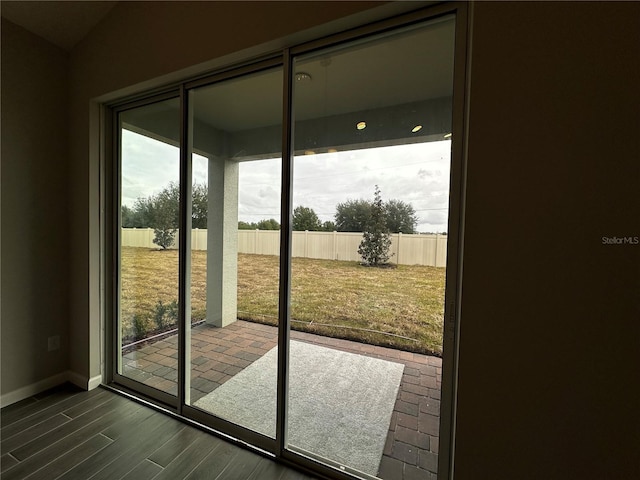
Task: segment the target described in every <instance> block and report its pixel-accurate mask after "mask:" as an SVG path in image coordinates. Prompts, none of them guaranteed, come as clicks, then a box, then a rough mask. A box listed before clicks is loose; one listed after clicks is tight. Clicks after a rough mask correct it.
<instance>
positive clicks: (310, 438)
mask: <svg viewBox="0 0 640 480" xmlns="http://www.w3.org/2000/svg"><path fill="white" fill-rule="evenodd" d="M277 354H278V352H277V347H275V348H273V349H271V350H270V351H269V352H267V353H266V354H265V355H264V356H263V357H261V358H259V359H258V360H256V361H255V362H254V363H252V364H251V365H249V366H248V367H247V368H245V369H244V370H243V371H241V372H240V373H238V374H237V375H236V376H234V377H233V378H232V379H230V380H229V381H227V382H226V383H224V384H223V385H221V386H220V387H218V388H217V389H216V390H214V391H213V392H212V393H210V394H208V395H206V396H204V397H202V398H201V399H200V400H198V401H197V402H195V404H194V405H195V406H196V407H198V408H201V409H203V410H206V411H208V412H211V413H213V414H215V415H217V416H219V417H221V418H224V419H225V420H229V421H231V422H234V423H237V424H238V425H242V426H243V427H247V428H250V429H251V430H254V431H256V432H259V433H262V434H264V435H268V436H270V437H275V430H276V420H275V419H276V378H277ZM403 370H404V365H403V364H401V363H394V362H389V361H386V360H380V359H377V358H371V357H366V356H364V355H356V354H353V353H347V352H342V351H339V350H334V349H331V348H326V347H320V346H317V345H312V344H308V343H303V342H297V341H291V346H290V375H289V426H288V438H289V443H290V445H291V446H292V447H295V448H296V449H301V450H303V451H305V452H309V453H310V454H311V455H312V456H320V457H322V458H325V459H328V460H330V461H331V462H335V463H336V464H338V465H343V466H346V467H349V468H353V469H356V470H358V471H360V472H364V473H367V474H369V475H376V474H377V473H378V466H379V464H380V459H381V457H382V451H383V449H384V444H385V440H386V437H387V431H388V429H389V422H390V421H391V413H392V411H393V406H394V404H395V401H396V396H397V394H398V388H399V386H400V380H401V378H402V372H403Z"/></svg>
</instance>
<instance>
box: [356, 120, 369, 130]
mask: <svg viewBox="0 0 640 480" xmlns="http://www.w3.org/2000/svg"><path fill="white" fill-rule="evenodd" d="M356 128H357V129H358V130H364V129H365V128H367V122H358V123H356Z"/></svg>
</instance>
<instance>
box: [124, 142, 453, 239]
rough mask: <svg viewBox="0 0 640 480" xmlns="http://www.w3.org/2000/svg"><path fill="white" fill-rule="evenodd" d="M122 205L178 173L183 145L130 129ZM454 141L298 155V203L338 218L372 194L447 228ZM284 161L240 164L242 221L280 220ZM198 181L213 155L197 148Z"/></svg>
mask: <svg viewBox="0 0 640 480" xmlns="http://www.w3.org/2000/svg"><path fill="white" fill-rule="evenodd" d="M122 138H123V151H122V203H123V205H127V206H130V207H131V206H133V204H134V203H135V200H136V199H137V198H139V197H148V196H150V195H153V194H155V193H157V192H159V191H160V190H162V189H163V188H164V187H166V186H167V185H168V184H169V182H176V183H177V182H178V179H179V151H178V148H177V147H174V146H172V145H169V144H166V143H162V142H160V141H157V140H154V139H151V138H149V137H145V136H142V135H139V134H137V133H133V132H130V131H128V130H123V133H122ZM450 157H451V141H450V140H443V141H437V142H426V143H416V144H408V145H400V146H390V147H380V148H371V149H360V150H351V151H345V152H335V153H323V154H315V155H302V156H297V157H295V158H294V168H293V170H294V180H293V206H294V208H295V207H297V206H300V205H302V206H305V207H309V208H312V209H313V210H314V211H315V212H316V214H317V215H318V217H319V218H320V220H321V221H323V222H324V221H327V220H334V215H335V210H336V205H337V204H338V203H342V202H345V201H347V200H357V199H367V200H373V194H374V188H375V185H378V186H379V187H380V191H381V195H382V200H383V201H387V200H390V199H396V200H402V201H404V202H406V203H410V204H411V205H412V206H413V208H414V209H415V211H416V214H417V216H418V219H419V220H418V226H417V231H418V232H446V231H447V218H448V203H449V171H450ZM280 169H281V167H280V159H269V160H255V161H248V162H242V163H240V172H239V194H238V219H239V220H242V221H246V222H257V221H259V220H262V219H269V218H275V219H276V220H277V221H278V222H279V221H280V184H281V180H280V171H281V170H280ZM192 170H193V181H194V183H196V182H197V183H200V184H204V183H206V181H207V159H206V158H205V157H202V156H200V155H197V154H194V158H193V168H192Z"/></svg>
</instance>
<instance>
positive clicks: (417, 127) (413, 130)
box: [411, 125, 422, 133]
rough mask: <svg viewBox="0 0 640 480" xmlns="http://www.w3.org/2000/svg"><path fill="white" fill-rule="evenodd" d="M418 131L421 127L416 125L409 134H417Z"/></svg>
mask: <svg viewBox="0 0 640 480" xmlns="http://www.w3.org/2000/svg"><path fill="white" fill-rule="evenodd" d="M420 130H422V125H416V126H415V127H413V128H412V129H411V133H416V132H419V131H420Z"/></svg>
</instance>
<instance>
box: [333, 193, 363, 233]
mask: <svg viewBox="0 0 640 480" xmlns="http://www.w3.org/2000/svg"><path fill="white" fill-rule="evenodd" d="M335 218H336V229H337V231H338V232H364V231H365V229H366V226H367V225H368V223H369V221H370V219H371V202H370V201H368V200H362V199H360V200H347V201H346V202H344V203H339V204H338V205H336V215H335Z"/></svg>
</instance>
